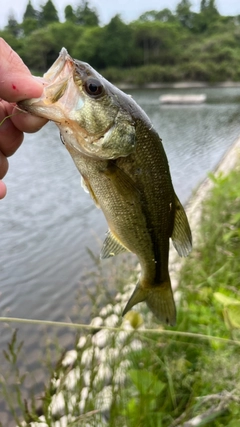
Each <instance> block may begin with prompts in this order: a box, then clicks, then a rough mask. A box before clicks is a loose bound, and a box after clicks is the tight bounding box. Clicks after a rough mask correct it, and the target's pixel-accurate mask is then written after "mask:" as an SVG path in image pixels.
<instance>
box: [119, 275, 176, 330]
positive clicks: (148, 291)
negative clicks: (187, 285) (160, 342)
mask: <svg viewBox="0 0 240 427" xmlns="http://www.w3.org/2000/svg"><path fill="white" fill-rule="evenodd" d="M142 301H145V302H146V304H147V306H148V307H149V308H150V310H151V311H152V312H153V314H154V315H155V316H156V317H157V319H158V320H160V321H161V322H163V323H166V324H169V325H171V326H174V325H175V323H176V307H175V303H174V299H173V293H172V288H171V283H170V280H169V281H166V282H163V283H161V284H160V285H158V286H157V285H156V286H152V287H149V288H143V287H141V284H140V283H137V285H136V288H135V289H134V291H133V294H132V296H131V297H130V299H129V301H128V303H127V305H126V307H125V308H124V310H123V314H122V315H123V316H124V315H125V314H126V313H127V312H128V311H129V310H131V308H132V307H133V306H134V305H135V304H138V303H139V302H142Z"/></svg>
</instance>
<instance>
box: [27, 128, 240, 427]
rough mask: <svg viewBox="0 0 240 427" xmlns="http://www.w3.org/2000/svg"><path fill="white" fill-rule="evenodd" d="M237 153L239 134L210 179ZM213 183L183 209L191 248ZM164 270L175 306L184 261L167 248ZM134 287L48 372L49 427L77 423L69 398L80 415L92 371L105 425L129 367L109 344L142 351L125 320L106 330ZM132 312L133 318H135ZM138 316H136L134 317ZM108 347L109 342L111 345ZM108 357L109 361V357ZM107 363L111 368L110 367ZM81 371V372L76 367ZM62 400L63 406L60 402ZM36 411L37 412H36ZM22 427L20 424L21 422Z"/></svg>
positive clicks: (42, 423)
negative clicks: (113, 391) (115, 390)
mask: <svg viewBox="0 0 240 427" xmlns="http://www.w3.org/2000/svg"><path fill="white" fill-rule="evenodd" d="M239 154H240V136H239V137H238V138H237V139H236V140H235V142H234V143H233V144H232V146H231V147H230V148H229V149H228V150H227V151H226V152H225V154H224V155H223V157H222V158H221V159H220V161H219V162H218V164H217V165H216V167H215V169H214V170H213V171H212V173H213V174H214V175H217V174H219V173H223V174H227V173H229V172H230V171H231V170H232V169H233V168H234V167H235V165H236V163H237V161H238V159H239ZM213 185H214V184H213V182H212V181H211V180H210V179H209V178H208V177H207V178H205V180H204V181H203V182H202V183H201V184H200V185H199V186H198V188H197V189H196V191H195V192H194V193H193V194H192V196H191V197H190V199H189V201H188V203H187V205H186V207H185V209H186V213H187V216H188V219H189V223H190V227H191V229H192V234H193V245H194V242H196V241H197V238H198V230H199V227H198V226H199V224H200V219H201V212H202V206H203V202H204V201H205V200H206V199H207V197H208V196H209V194H210V190H211V189H212V187H213ZM169 258H170V259H169V272H170V276H171V281H172V288H173V292H174V297H175V301H176V303H177V301H178V299H179V295H178V289H177V288H178V285H179V280H178V279H179V272H180V269H181V268H182V266H183V263H184V262H186V260H187V258H180V257H179V255H178V254H177V252H176V250H175V249H174V248H173V246H172V245H171V249H170V253H169ZM134 287H135V284H131V285H127V286H126V287H125V288H124V289H123V291H122V292H121V293H120V292H119V293H118V294H117V295H116V298H115V300H114V303H112V304H107V305H106V306H105V307H103V308H102V309H101V310H100V312H99V315H98V316H97V317H95V318H93V319H92V321H91V325H92V326H94V327H104V329H100V328H99V330H97V331H95V332H94V333H93V331H92V333H91V332H90V331H89V333H84V334H82V336H81V338H80V339H79V341H78V343H76V346H75V348H73V349H72V350H69V351H67V352H66V353H65V354H64V355H63V357H62V360H61V362H60V363H59V365H58V369H57V368H55V369H54V374H53V375H52V377H51V379H50V380H49V384H48V385H47V386H46V390H48V389H49V388H51V389H52V391H53V390H54V392H53V394H52V395H51V399H50V401H49V402H48V413H49V416H50V417H51V419H52V420H55V421H53V427H57V426H59V425H62V426H64V427H65V426H66V427H67V425H68V424H69V422H71V423H76V422H77V419H76V418H75V416H74V407H75V406H74V405H75V403H74V402H75V400H74V395H75V394H76V390H78V394H80V396H81V397H80V403H79V406H80V410H81V412H82V414H84V408H85V403H86V402H88V399H91V398H92V397H91V391H90V385H89V378H91V375H92V374H91V372H92V369H95V370H96V372H95V378H94V381H95V382H96V387H97V386H98V387H100V386H101V388H100V391H99V393H98V394H97V397H96V402H95V404H96V408H97V409H96V412H97V413H99V416H100V417H101V426H105V425H107V423H108V421H107V420H108V412H109V411H110V408H111V402H112V394H111V386H110V385H109V384H111V382H113V381H117V384H119V386H120V387H124V385H125V381H126V372H127V369H129V368H130V367H131V366H132V365H131V362H130V361H129V360H126V361H122V355H123V353H121V352H120V353H119V351H118V350H117V349H116V348H115V347H114V346H115V345H119V344H120V346H122V348H124V355H125V356H127V355H128V353H129V352H131V354H132V355H133V354H134V352H138V351H139V350H141V349H142V343H141V341H140V340H139V339H138V338H137V337H134V336H133V331H134V326H132V325H131V323H130V322H129V321H128V320H125V321H123V324H122V327H121V329H120V330H119V331H117V332H113V331H110V330H108V328H109V327H110V328H111V327H116V326H118V325H119V318H120V316H121V312H122V309H123V307H124V306H125V304H126V302H127V300H128V298H129V296H130V294H131V293H132V289H133V288H134ZM137 313H138V316H137ZM139 316H140V317H139ZM136 320H137V321H139V322H140V323H139V325H140V324H141V321H142V317H141V308H140V307H139V308H137V310H136V318H135V321H136ZM150 321H151V315H150V313H149V315H146V316H145V322H144V323H145V326H144V325H143V326H142V328H145V327H146V326H147V325H148V324H149V322H150ZM135 326H136V325H135ZM113 343H114V344H113ZM93 355H94V358H95V362H96V367H95V365H94V366H92V365H91V363H90V361H91V360H92V358H93ZM110 356H111V357H110ZM109 360H112V363H113V364H114V363H115V364H117V365H119V368H118V369H117V370H116V372H115V373H114V372H113V369H112V367H111V366H110V367H109ZM110 365H111V364H110ZM79 366H80V367H81V373H80V368H79ZM81 376H82V377H83V380H82V381H83V383H81V387H82V388H81V389H79V381H80V377H81ZM66 398H67V399H68V402H67V403H66V401H65V399H66ZM66 404H67V405H68V406H67V408H68V411H69V413H67V414H66V413H65V410H66ZM40 413H41V410H40ZM21 425H22V426H24V425H25V426H26V425H27V424H24V422H23V423H22V424H21ZM29 426H31V427H47V426H48V424H47V422H46V418H45V416H44V415H43V414H42V415H40V416H39V418H38V420H37V421H35V422H31V423H30V424H29Z"/></svg>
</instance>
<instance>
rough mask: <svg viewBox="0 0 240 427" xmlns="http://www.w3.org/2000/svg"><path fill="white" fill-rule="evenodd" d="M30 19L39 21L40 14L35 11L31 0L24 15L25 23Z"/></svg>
mask: <svg viewBox="0 0 240 427" xmlns="http://www.w3.org/2000/svg"><path fill="white" fill-rule="evenodd" d="M28 18H30V19H38V12H37V11H36V10H35V9H34V7H33V5H32V3H31V0H29V2H28V4H27V7H26V10H25V12H24V14H23V21H24V20H25V19H28Z"/></svg>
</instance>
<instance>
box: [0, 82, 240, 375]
mask: <svg viewBox="0 0 240 427" xmlns="http://www.w3.org/2000/svg"><path fill="white" fill-rule="evenodd" d="M167 92H168V93H169V92H171V91H167ZM176 92H181V90H178V91H176V90H175V93H176ZM188 92H191V91H188ZM194 92H195V93H199V92H204V93H206V94H207V96H208V100H207V103H206V104H202V105H194V106H169V105H168V106H167V105H160V104H159V101H158V98H159V96H160V95H162V94H164V93H166V91H163V90H154V91H153V90H145V91H133V92H132V95H133V97H134V98H135V99H136V101H137V102H138V103H139V104H140V105H141V106H142V108H143V109H144V110H145V111H146V112H147V114H148V115H149V116H150V118H151V120H152V122H153V125H154V127H155V128H156V129H157V131H158V132H159V134H160V136H161V138H162V140H163V144H164V147H165V149H166V152H167V155H168V159H169V163H170V169H171V173H172V179H173V183H174V186H175V189H176V192H177V194H178V196H179V197H180V199H181V201H182V202H183V203H184V202H186V201H187V199H188V198H189V196H190V194H191V192H192V190H193V189H195V188H196V187H197V185H198V184H199V182H200V181H201V180H202V179H204V177H205V176H206V173H207V172H208V171H210V170H212V169H213V168H214V167H215V166H216V164H217V162H218V161H219V160H220V158H221V156H222V155H223V153H224V152H225V151H226V149H227V148H228V147H229V146H230V145H231V144H232V143H233V142H234V140H235V139H236V138H237V137H238V135H239V133H240V124H239V116H240V105H239V104H238V103H237V102H236V100H237V99H239V97H240V89H236V88H234V89H204V90H202V89H196V90H194ZM6 183H7V185H8V196H7V198H6V199H4V200H3V201H1V202H0V218H1V223H0V242H1V246H0V251H1V263H0V308H1V315H3V316H5V315H6V316H11V317H25V318H36V319H49V320H62V321H64V320H69V319H72V320H76V319H77V320H78V321H84V320H85V321H86V320H88V316H89V314H90V308H89V306H87V305H86V291H85V289H84V288H83V285H87V286H89V287H93V286H94V284H93V283H92V281H91V279H90V278H89V277H88V276H87V273H88V271H89V270H90V271H91V270H94V264H93V260H92V259H91V257H90V256H89V252H88V251H87V248H89V249H90V250H91V251H92V252H93V253H94V255H95V256H97V255H98V253H99V251H100V247H101V242H102V241H103V239H104V234H105V231H106V230H107V225H106V222H105V219H104V217H103V215H102V213H101V212H100V211H99V210H98V209H96V207H95V206H94V204H93V202H92V200H91V198H90V197H89V195H87V194H86V193H85V192H84V191H82V189H81V187H80V175H79V173H78V171H77V170H76V169H75V166H74V164H73V162H72V160H71V158H70V156H69V154H68V153H67V151H66V149H65V147H64V146H63V145H62V144H61V142H60V139H59V135H58V130H57V128H56V127H55V126H54V125H53V124H48V125H47V126H46V127H44V129H42V130H41V131H40V132H39V133H38V134H34V135H28V136H26V139H25V142H24V144H23V145H22V147H21V148H20V149H19V151H18V152H17V153H16V155H14V156H13V157H12V158H11V159H10V171H9V174H8V176H7V178H6ZM118 259H119V260H120V258H118ZM113 262H114V260H110V264H109V263H108V261H104V266H105V268H104V273H103V274H104V275H105V277H106V280H107V277H108V274H109V269H110V268H109V265H112V263H113ZM130 262H131V263H132V262H133V259H132V258H131V261H129V263H130ZM78 292H79V294H80V299H79V301H78V308H77V309H76V307H75V305H76V302H75V299H76V295H77V294H78ZM93 292H94V291H93ZM0 328H1V333H0V348H1V349H3V348H5V347H6V343H7V342H8V341H9V339H10V336H11V328H10V327H8V326H4V325H0ZM43 331H45V329H43V328H42V329H41V328H36V327H34V328H32V327H31V326H24V327H23V326H21V327H20V338H21V339H23V340H24V342H25V349H26V350H27V352H28V354H29V356H28V358H27V359H28V361H27V362H26V360H25V361H24V362H22V363H24V364H25V366H27V368H28V369H30V370H31V371H34V369H35V370H37V369H38V360H39V359H40V357H41V345H42V342H43V340H44V339H45V338H46V337H45V332H44V334H43ZM50 335H51V336H53V335H54V336H58V337H59V338H60V342H61V343H62V344H64V345H65V346H68V345H71V342H72V340H73V334H71V333H69V334H66V331H65V333H63V331H56V329H52V330H51V331H50ZM41 340H42V341H41ZM26 350H25V351H26ZM36 372H37V371H36ZM40 372H41V373H42V371H41V370H40V369H39V374H40ZM39 380H40V377H38V379H37V381H39Z"/></svg>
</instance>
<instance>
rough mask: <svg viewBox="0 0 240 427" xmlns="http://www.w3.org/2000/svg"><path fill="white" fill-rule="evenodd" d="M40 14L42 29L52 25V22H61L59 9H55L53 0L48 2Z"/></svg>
mask: <svg viewBox="0 0 240 427" xmlns="http://www.w3.org/2000/svg"><path fill="white" fill-rule="evenodd" d="M41 8H42V10H41V12H40V24H41V26H42V27H44V26H45V25H48V24H50V23H51V22H59V18H58V13H57V9H56V8H55V6H54V4H53V2H52V0H48V1H47V3H46V4H45V5H43V6H41Z"/></svg>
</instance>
